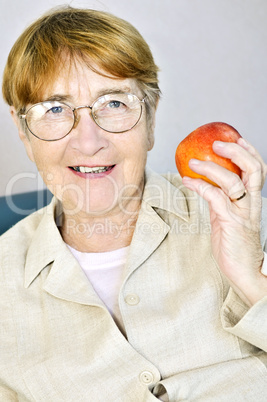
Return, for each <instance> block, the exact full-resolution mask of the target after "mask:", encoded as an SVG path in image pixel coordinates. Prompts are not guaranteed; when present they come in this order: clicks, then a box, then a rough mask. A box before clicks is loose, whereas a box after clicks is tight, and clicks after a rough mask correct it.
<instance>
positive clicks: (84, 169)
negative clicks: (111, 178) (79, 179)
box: [70, 165, 115, 174]
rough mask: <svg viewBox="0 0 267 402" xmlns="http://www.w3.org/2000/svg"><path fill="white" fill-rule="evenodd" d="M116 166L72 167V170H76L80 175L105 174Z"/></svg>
mask: <svg viewBox="0 0 267 402" xmlns="http://www.w3.org/2000/svg"><path fill="white" fill-rule="evenodd" d="M114 166H115V165H112V166H95V167H88V166H70V168H71V169H73V170H75V172H79V173H96V174H97V173H105V172H107V171H109V170H111V169H113V168H114Z"/></svg>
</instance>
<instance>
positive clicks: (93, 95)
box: [20, 63, 153, 215]
mask: <svg viewBox="0 0 267 402" xmlns="http://www.w3.org/2000/svg"><path fill="white" fill-rule="evenodd" d="M114 90H118V91H121V92H128V93H132V94H135V95H136V96H138V97H139V99H142V97H143V96H142V93H141V92H140V89H139V88H138V86H137V84H136V82H135V81H134V80H132V79H112V78H108V77H104V76H101V75H99V74H97V73H95V72H93V71H92V70H90V69H89V68H88V67H87V66H85V65H82V64H81V63H75V67H72V68H71V69H69V67H67V68H66V69H65V70H64V69H63V70H62V71H61V72H60V74H59V76H58V78H57V79H56V81H55V82H54V84H53V85H52V87H51V88H49V90H47V91H46V92H45V93H44V97H43V100H47V99H49V98H52V97H55V96H56V97H60V99H62V100H63V101H65V103H67V104H69V105H70V106H72V107H76V106H81V105H92V103H93V102H94V101H95V100H96V99H97V98H98V97H99V96H100V95H102V94H106V93H109V92H112V91H114ZM78 115H79V122H78V124H77V125H76V127H75V128H73V130H72V131H71V132H70V133H69V134H68V135H67V136H66V137H65V138H62V139H61V140H58V141H53V142H46V141H42V140H39V139H38V138H36V137H34V136H33V135H32V134H31V133H29V134H28V135H27V136H26V135H25V133H24V132H23V131H22V129H21V128H20V136H21V139H22V140H23V142H24V144H25V147H26V150H27V153H28V155H29V157H30V159H31V160H32V161H34V162H35V164H36V165H37V168H38V170H39V172H40V174H41V176H42V178H43V180H44V182H45V183H46V185H47V187H48V188H49V189H50V191H51V192H52V193H53V194H54V195H55V196H56V197H57V198H58V199H60V200H61V201H62V204H63V210H64V212H65V214H67V215H73V214H79V213H82V214H84V213H85V214H86V215H88V214H92V215H109V214H112V213H119V212H126V213H129V212H130V211H131V209H133V210H134V209H135V208H136V203H137V202H140V195H141V193H142V189H143V179H144V169H145V164H146V158H147V151H148V150H150V149H151V148H152V146H153V138H152V135H151V134H150V135H148V128H147V122H146V115H145V108H144V107H143V113H142V117H141V120H140V121H139V122H138V124H137V125H136V126H135V127H134V128H132V129H131V130H129V131H127V132H125V133H121V134H113V133H109V132H106V131H104V130H103V129H101V128H100V127H98V126H97V125H96V124H95V122H94V121H93V119H92V117H91V116H90V109H88V108H84V109H80V110H78ZM149 131H150V130H149ZM78 167H79V168H81V170H82V171H84V169H83V168H97V167H109V168H108V170H107V171H102V172H100V173H82V172H79V171H77V168H78ZM74 168H75V170H74ZM78 170H79V169H78ZM87 170H88V169H87ZM138 197H139V198H138Z"/></svg>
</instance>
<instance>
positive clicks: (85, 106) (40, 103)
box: [18, 92, 147, 142]
mask: <svg viewBox="0 0 267 402" xmlns="http://www.w3.org/2000/svg"><path fill="white" fill-rule="evenodd" d="M116 94H117V95H118V94H119V95H121V94H122V95H130V96H134V97H135V98H137V99H138V101H139V104H141V111H140V116H139V118H138V120H137V122H136V123H135V124H134V125H133V126H132V127H131V128H128V129H127V130H123V131H110V130H106V129H105V128H103V127H101V126H100V125H99V124H98V123H97V121H96V120H95V117H94V115H93V113H92V110H93V107H94V105H95V103H96V102H97V101H98V100H99V99H101V98H102V97H104V96H106V95H113V93H106V94H104V95H101V96H99V97H98V98H97V99H96V100H94V102H93V103H92V105H91V106H89V105H81V106H76V107H74V108H72V107H71V106H70V105H68V104H67V103H65V102H62V101H58V102H59V103H60V104H62V105H65V106H67V107H69V108H70V109H71V111H72V113H73V116H74V119H73V125H72V127H71V129H70V130H69V131H68V132H67V134H65V135H64V136H63V137H60V138H57V139H51V140H48V139H44V138H40V137H38V135H36V134H34V133H33V132H32V131H31V129H30V128H29V126H28V123H27V113H28V112H29V111H30V110H31V109H32V108H33V107H35V106H37V105H42V104H43V103H46V102H54V100H47V101H42V102H37V103H35V104H34V105H31V106H30V107H29V109H28V110H27V111H26V112H25V113H23V114H18V117H19V119H21V120H23V121H25V123H26V126H27V129H28V130H29V131H30V133H31V134H32V135H33V136H34V137H36V138H38V140H41V141H46V142H53V141H60V140H62V139H63V138H65V137H67V135H69V133H70V132H71V131H72V130H73V128H74V127H75V126H77V125H78V123H79V119H78V118H77V114H76V113H75V112H76V110H80V109H84V108H86V109H90V110H91V113H90V116H91V118H92V119H93V122H94V123H95V124H96V125H97V126H98V127H100V128H101V129H102V130H104V131H106V132H107V133H113V134H122V133H126V132H127V131H130V130H132V129H133V128H134V127H135V126H136V125H137V124H138V123H139V121H140V119H141V117H142V114H143V107H142V103H143V104H145V99H146V97H147V95H145V96H144V97H143V99H142V100H141V99H139V97H138V96H137V95H135V94H131V93H128V92H116ZM116 94H115V95H116Z"/></svg>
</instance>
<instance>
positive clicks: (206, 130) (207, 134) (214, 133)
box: [175, 122, 241, 186]
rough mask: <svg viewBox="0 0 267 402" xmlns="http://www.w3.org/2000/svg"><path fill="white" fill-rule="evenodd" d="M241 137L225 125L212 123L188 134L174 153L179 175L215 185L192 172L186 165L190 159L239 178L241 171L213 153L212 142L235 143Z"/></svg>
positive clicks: (230, 162) (232, 128) (229, 161)
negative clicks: (210, 165) (225, 170)
mask: <svg viewBox="0 0 267 402" xmlns="http://www.w3.org/2000/svg"><path fill="white" fill-rule="evenodd" d="M240 137H241V135H240V134H239V133H238V131H237V130H236V129H235V128H234V127H232V126H230V125H229V124H226V123H220V122H214V123H208V124H204V126H201V127H199V128H197V129H196V130H194V131H193V132H192V133H191V134H189V135H188V136H187V137H186V138H185V139H184V140H183V141H182V142H180V144H179V145H178V147H177V149H176V153H175V162H176V166H177V169H178V172H179V173H180V175H181V176H182V177H183V176H188V177H192V178H201V179H203V180H205V181H207V182H208V183H211V184H213V185H215V186H216V185H217V184H215V183H213V182H212V181H211V180H209V179H208V178H207V177H205V176H202V175H199V174H197V173H195V172H193V171H192V170H191V169H190V168H189V165H188V162H189V160H190V159H192V158H194V159H199V160H202V161H212V162H215V163H217V164H218V165H221V166H223V167H225V168H226V169H228V170H231V171H232V172H234V173H236V174H237V175H239V176H241V170H240V169H239V167H238V166H236V165H235V164H234V163H233V162H232V161H231V160H230V159H227V158H223V157H222V156H219V155H217V154H215V152H213V149H212V144H213V142H214V141H224V142H237V140H238V138H240Z"/></svg>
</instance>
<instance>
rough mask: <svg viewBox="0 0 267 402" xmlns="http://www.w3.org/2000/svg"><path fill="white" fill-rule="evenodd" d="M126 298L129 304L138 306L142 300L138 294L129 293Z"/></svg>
mask: <svg viewBox="0 0 267 402" xmlns="http://www.w3.org/2000/svg"><path fill="white" fill-rule="evenodd" d="M124 300H125V302H126V303H127V304H129V306H136V304H138V303H139V302H140V298H139V296H137V295H127V296H126V297H125V299H124Z"/></svg>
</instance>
